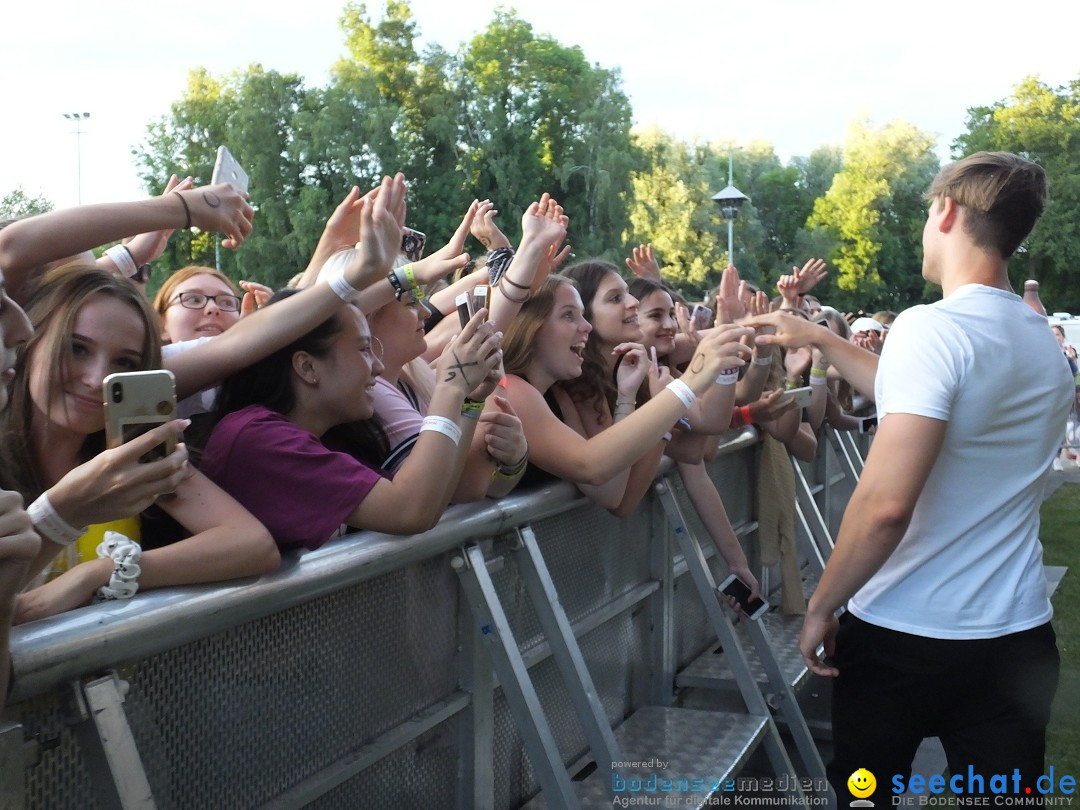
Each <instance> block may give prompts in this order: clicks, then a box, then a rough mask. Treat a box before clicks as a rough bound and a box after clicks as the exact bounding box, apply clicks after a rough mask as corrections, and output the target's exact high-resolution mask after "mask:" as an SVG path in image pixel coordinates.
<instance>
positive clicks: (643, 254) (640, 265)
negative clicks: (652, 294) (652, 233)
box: [626, 242, 661, 281]
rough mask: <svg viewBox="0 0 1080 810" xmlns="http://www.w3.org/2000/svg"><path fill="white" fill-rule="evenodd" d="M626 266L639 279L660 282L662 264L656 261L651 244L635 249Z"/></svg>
mask: <svg viewBox="0 0 1080 810" xmlns="http://www.w3.org/2000/svg"><path fill="white" fill-rule="evenodd" d="M626 266H627V267H629V268H630V272H631V273H633V274H634V275H635V276H637V277H638V278H647V279H650V280H652V281H660V278H661V277H660V264H659V262H657V261H656V255H655V254H654V253H653V246H652V243H651V242H650V243H649V244H647V245H638V246H637V247H636V248H634V250H633V253H632V255H631V256H629V257H628V258H627V259H626Z"/></svg>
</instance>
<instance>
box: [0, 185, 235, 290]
mask: <svg viewBox="0 0 1080 810" xmlns="http://www.w3.org/2000/svg"><path fill="white" fill-rule="evenodd" d="M246 198H247V195H246V194H242V193H241V192H238V191H236V190H235V189H234V188H233V187H232V186H231V185H229V184H228V183H219V184H218V185H216V186H203V187H202V188H195V189H190V190H188V191H172V192H170V193H168V194H164V195H162V196H160V197H151V198H150V199H148V200H137V201H135V202H122V203H101V204H98V205H80V206H77V207H75V208H65V209H62V210H60V211H50V212H49V213H47V214H39V215H37V216H34V217H28V218H26V219H20V220H18V221H16V222H13V223H11V224H10V225H8V226H7V227H6V228H4V229H2V230H0V267H3V268H4V278H5V281H6V282H7V285H8V288H9V291H11V290H12V289H13V288H18V287H20V286H21V285H23V284H24V283H25V282H26V280H27V276H28V274H29V273H30V272H31V271H32V270H34V269H35V268H37V267H40V266H41V265H43V264H46V263H48V262H52V261H56V260H57V259H64V258H67V257H68V256H73V255H75V254H78V253H82V252H84V251H87V250H92V249H93V248H96V247H98V246H99V245H103V244H105V243H106V242H115V241H116V240H118V239H123V238H124V237H127V236H132V235H134V234H143V233H149V232H153V231H161V230H165V229H175V228H190V227H191V226H193V225H194V226H197V227H199V228H201V229H202V230H204V231H213V232H216V233H223V234H226V235H227V238H226V239H225V240H223V241H222V245H224V246H225V247H227V248H237V247H239V246H240V244H241V243H242V242H243V241H244V239H246V238H247V237H248V235H249V234H250V233H251V221H252V217H253V216H254V211H253V210H252V208H251V206H250V205H248V204H247V199H246Z"/></svg>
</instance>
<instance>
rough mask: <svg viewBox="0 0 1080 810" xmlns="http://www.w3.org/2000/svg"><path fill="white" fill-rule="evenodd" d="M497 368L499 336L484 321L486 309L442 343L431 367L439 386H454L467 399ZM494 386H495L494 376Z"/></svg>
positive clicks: (488, 323) (478, 311) (500, 353)
mask: <svg viewBox="0 0 1080 810" xmlns="http://www.w3.org/2000/svg"><path fill="white" fill-rule="evenodd" d="M501 365H502V347H501V337H500V335H499V333H498V332H496V331H495V327H494V326H493V325H492V324H491V322H490V321H488V320H487V309H484V308H481V309H479V310H477V311H476V314H474V315H473V316H472V318H470V319H469V322H468V323H466V324H465V326H464V328H463V329H462V330H461V332H459V333H458V334H457V335H456V336H455V337H454V339H453V340H451V341H450V342H449V343H448V344H446V348H445V349H443V353H442V354H441V355H440V356H439V360H438V362H437V363H436V364H435V374H436V379H437V381H438V382H439V383H440V384H441V383H450V384H452V385H455V386H456V387H457V388H458V389H459V390H460V391H461V393H462V395H463V396H467V395H469V394H470V393H476V389H477V388H478V387H481V388H482V387H483V386H485V385H486V384H487V382H486V381H487V380H489V379H490V377H491V376H492V372H493V371H495V369H497V368H499V367H500V366H501ZM495 383H496V384H497V383H498V378H497V377H496V378H495ZM480 393H483V392H482V391H481V392H480ZM488 393H490V391H489V392H488ZM474 398H480V397H474Z"/></svg>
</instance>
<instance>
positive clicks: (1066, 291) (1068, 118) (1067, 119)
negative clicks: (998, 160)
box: [953, 76, 1080, 312]
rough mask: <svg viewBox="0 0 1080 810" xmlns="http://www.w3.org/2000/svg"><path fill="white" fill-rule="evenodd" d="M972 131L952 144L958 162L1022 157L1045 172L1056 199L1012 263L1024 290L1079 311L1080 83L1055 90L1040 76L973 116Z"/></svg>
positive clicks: (1017, 282) (1016, 282) (969, 123)
mask: <svg viewBox="0 0 1080 810" xmlns="http://www.w3.org/2000/svg"><path fill="white" fill-rule="evenodd" d="M967 128H968V131H967V132H966V133H965V134H964V135H961V136H960V137H959V138H957V140H956V141H955V142H954V143H953V154H954V157H956V158H961V157H963V156H964V155H968V154H971V153H972V152H978V151H980V150H1003V151H1008V152H1016V153H1018V154H1021V155H1024V156H1025V157H1027V158H1030V159H1031V160H1034V161H1036V162H1037V163H1039V164H1040V165H1041V166H1042V167H1043V169H1045V170H1046V174H1047V181H1048V184H1049V188H1050V199H1049V202H1048V203H1047V206H1046V211H1045V212H1044V213H1043V215H1042V218H1041V219H1040V220H1039V222H1038V223H1037V224H1036V225H1035V228H1034V229H1033V230H1032V232H1031V235H1030V236H1029V237H1028V239H1027V240H1026V241H1025V243H1024V244H1023V245H1022V246H1021V248H1020V250H1019V251H1017V253H1016V255H1015V256H1014V257H1013V258H1012V259H1010V261H1009V275H1010V276H1011V278H1012V281H1013V283H1014V285H1016V286H1017V288H1018V289H1019V288H1020V287H1022V286H1023V281H1024V279H1026V278H1034V279H1038V281H1039V283H1040V293H1041V297H1042V300H1043V302H1044V303H1046V305H1047V307H1048V308H1053V309H1056V310H1068V311H1070V312H1077V311H1080V290H1078V289H1077V287H1076V284H1075V281H1074V279H1075V269H1076V268H1077V267H1080V223H1078V221H1077V214H1076V212H1077V210H1080V78H1078V79H1076V80H1074V81H1072V82H1070V83H1069V84H1067V85H1064V86H1062V87H1056V88H1052V87H1049V86H1048V85H1046V84H1044V83H1043V82H1041V81H1039V80H1038V78H1036V77H1033V76H1032V77H1028V78H1026V79H1024V80H1023V81H1021V82H1020V83H1019V84H1018V85H1017V86H1016V89H1015V90H1014V92H1013V94H1012V96H1011V97H1009V98H1007V99H1004V100H1002V101H998V102H996V103H994V104H991V105H989V106H982V107H972V108H971V109H969V110H968V120H967Z"/></svg>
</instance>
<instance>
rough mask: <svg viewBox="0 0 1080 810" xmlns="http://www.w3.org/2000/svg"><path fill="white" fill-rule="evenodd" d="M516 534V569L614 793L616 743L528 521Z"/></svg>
mask: <svg viewBox="0 0 1080 810" xmlns="http://www.w3.org/2000/svg"><path fill="white" fill-rule="evenodd" d="M517 534H518V537H520V538H521V543H522V545H521V553H519V556H518V568H519V571H520V573H521V576H522V579H523V580H524V581H525V587H526V589H527V590H528V592H529V597H530V599H531V600H532V606H533V609H534V610H535V611H536V617H537V618H538V619H539V620H540V626H541V627H542V628H543V630H544V635H545V636H547V639H548V643H549V644H550V645H551V654H552V656H553V657H554V658H555V665H556V666H558V668H559V672H560V673H562V679H563V683H564V684H565V685H566V690H567V692H568V693H569V696H570V702H571V703H572V704H573V706H574V712H575V713H576V714H577V717H578V721H579V722H580V723H581V726H582V730H583V731H584V732H585V739H586V740H587V741H588V743H589V748H590V749H591V750H592V752H593V756H594V757H595V759H596V767H597V768H598V769H599V771H600V772H601V773H602V774H604V786H605V787H606V788H607V790H608V794H609V796H610V797H612V798H613V797H614V795H615V794H614V792H613V791H612V778H611V776H612V774H613V773H617V770H616V769H615V763H616V762H621V761H622V760H623V757H622V754H621V752H620V751H619V744H618V743H617V742H616V741H615V734H614V733H613V732H612V730H611V723H610V722H609V721H608V719H607V715H606V714H605V712H604V707H603V705H602V704H601V703H600V696H599V695H598V694H597V691H596V686H595V685H594V684H593V680H592V676H591V675H590V674H589V669H588V667H586V666H585V659H584V657H583V656H582V655H581V648H580V647H579V646H578V645H577V642H576V641H575V639H574V631H573V630H572V629H571V627H570V621H569V619H567V617H566V611H564V610H563V606H562V603H561V602H560V601H559V594H558V592H557V591H556V590H555V583H554V582H552V580H551V573H550V572H549V571H548V567H547V563H545V562H544V558H543V556H542V555H541V554H540V548H539V547H538V546H537V544H536V534H535V533H534V532H533V530H532V527H531V526H528V525H526V526H523V527H521V528H520V529H518V530H517Z"/></svg>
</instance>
